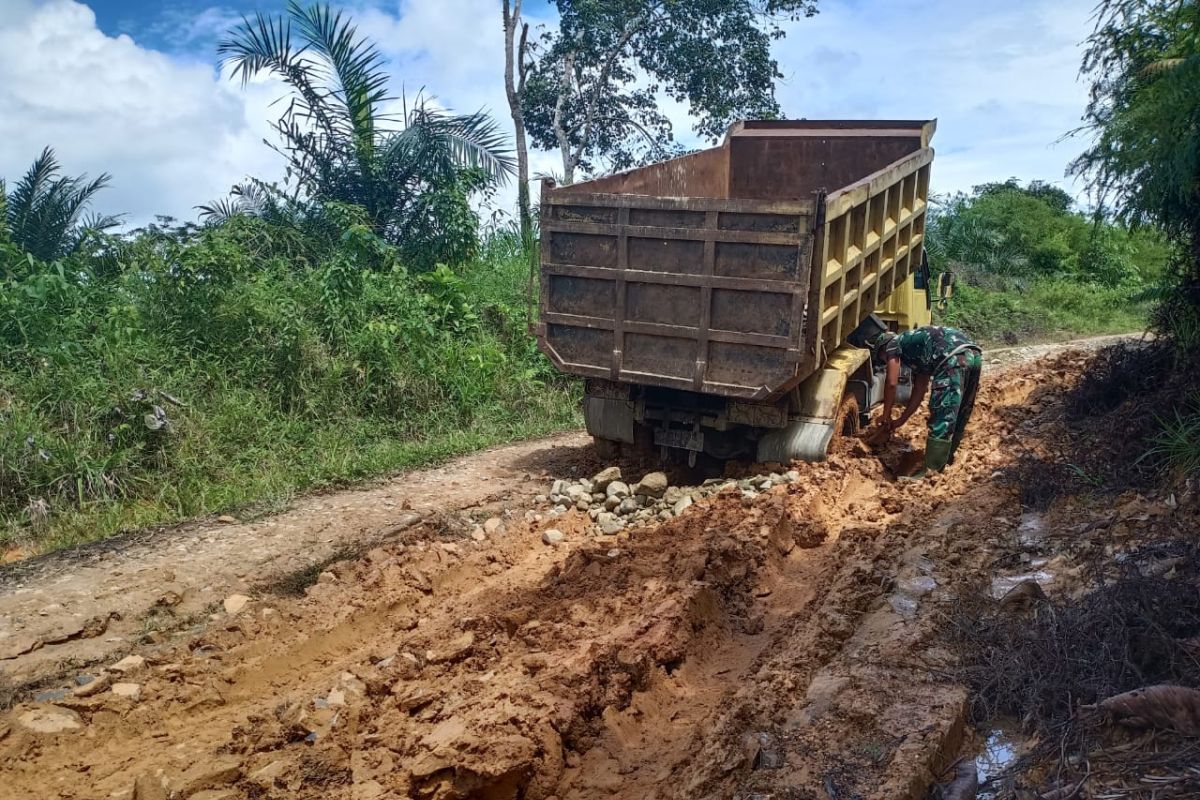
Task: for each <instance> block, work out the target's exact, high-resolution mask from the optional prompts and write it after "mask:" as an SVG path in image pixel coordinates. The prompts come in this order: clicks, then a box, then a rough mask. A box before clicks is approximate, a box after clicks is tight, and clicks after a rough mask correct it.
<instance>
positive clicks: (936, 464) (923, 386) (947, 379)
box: [868, 325, 983, 478]
mask: <svg viewBox="0 0 1200 800" xmlns="http://www.w3.org/2000/svg"><path fill="white" fill-rule="evenodd" d="M868 346H869V347H870V348H871V356H872V358H873V359H874V360H875V363H877V364H886V365H887V382H886V383H885V384H884V389H883V415H882V416H881V417H880V420H879V428H878V429H877V430H876V432H875V433H874V434H873V435H872V439H874V440H876V441H879V442H886V441H887V440H889V439H890V438H891V436H892V432H893V431H895V430H896V429H897V428H899V427H900V426H901V425H903V424H904V423H905V422H908V419H909V417H911V416H912V415H913V414H915V413H916V411H917V409H918V408H919V407H920V405H921V399H922V398H923V397H924V396H925V392H926V391H927V390H929V388H930V384H931V383H932V385H933V389H932V391H931V392H930V395H929V412H930V413H929V436H928V438H927V439H926V441H925V468H924V469H922V470H920V471H919V472H918V473H917V474H915V475H913V476H911V477H913V478H920V477H924V476H925V475H926V474H927V473H928V472H929V471H930V470H933V471H935V472H941V471H942V470H943V469H945V467H946V464H948V463H950V462H952V461H953V460H954V451H955V450H957V449H958V444H959V442H961V441H962V436H963V432H964V431H965V430H966V427H967V421H968V420H969V419H970V418H971V410H972V409H973V408H974V407H975V395H976V393H977V392H978V390H979V373H980V371H981V370H982V368H983V353H982V351H981V350H980V349H979V345H977V344H975V343H974V342H972V341H971V339H970V338H969V337H968V336H967V335H966V334H965V333H963V332H962V331H960V330H958V329H957V328H947V327H942V326H938V325H926V326H924V327H920V328H915V329H913V330H911V331H905V332H904V333H899V334H897V333H890V332H884V333H881V334H879V335H878V336H876V337H875V338H874V339H873V340H872V341H870V342H869V343H868ZM901 365H903V366H906V367H908V368H909V369H910V370H911V374H912V394H911V395H910V396H909V398H908V406H907V407H906V408H905V409H904V413H902V414H901V415H900V416H899V417H898V418H897V419H895V420H893V419H892V408H893V406H894V405H895V402H896V384H897V383H898V382H899V379H900V367H901Z"/></svg>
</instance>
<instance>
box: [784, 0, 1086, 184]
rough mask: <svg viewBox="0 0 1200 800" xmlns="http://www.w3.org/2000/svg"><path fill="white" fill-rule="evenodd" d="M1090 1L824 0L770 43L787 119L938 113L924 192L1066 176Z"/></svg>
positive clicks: (1076, 146) (1074, 147) (1081, 95)
mask: <svg viewBox="0 0 1200 800" xmlns="http://www.w3.org/2000/svg"><path fill="white" fill-rule="evenodd" d="M1093 5H1094V0H1015V1H1014V2H1010V3H983V2H979V0H971V1H969V2H964V1H963V0H892V2H888V3H886V4H885V3H879V2H864V1H863V0H825V2H822V4H821V13H820V14H819V15H818V16H816V17H814V18H813V19H808V20H802V21H800V22H797V23H795V24H792V25H790V26H789V31H788V33H789V35H788V37H787V38H786V39H784V40H783V41H782V42H780V43H779V44H778V45H777V48H776V55H777V57H778V59H779V61H780V65H781V67H782V71H783V72H784V74H785V76H786V78H785V81H784V82H783V83H782V84H781V85H780V87H779V90H778V96H779V99H780V102H781V104H782V105H783V108H784V111H785V112H786V113H788V114H792V115H795V116H805V117H810V118H818V119H819V118H821V117H851V118H853V117H864V118H870V117H876V118H881V119H886V118H901V119H903V118H908V119H922V118H933V117H936V118H937V119H938V132H937V134H936V136H935V137H934V148H935V149H936V150H937V151H938V156H937V160H936V162H935V163H934V169H933V186H932V188H933V190H934V191H937V192H948V191H957V190H967V189H969V188H970V187H971V186H973V185H976V184H979V183H983V182H985V181H990V180H1004V179H1006V178H1008V177H1011V176H1017V177H1019V178H1022V179H1024V180H1029V179H1034V178H1037V179H1041V180H1048V181H1061V182H1063V185H1064V186H1066V187H1067V188H1068V189H1070V188H1072V187H1071V185H1070V183H1069V182H1067V181H1065V180H1064V177H1063V173H1064V170H1065V169H1066V165H1067V163H1068V162H1069V161H1070V160H1071V158H1072V157H1073V156H1074V155H1075V154H1076V153H1078V152H1079V151H1080V150H1081V149H1082V144H1081V143H1080V142H1079V141H1077V140H1068V141H1064V142H1060V141H1059V140H1060V139H1061V137H1062V136H1063V135H1064V134H1065V133H1067V132H1068V131H1070V130H1071V129H1073V128H1075V127H1076V126H1077V125H1078V123H1079V118H1080V115H1081V113H1082V111H1083V108H1084V104H1085V103H1086V102H1087V90H1086V87H1085V86H1084V85H1083V84H1082V83H1080V82H1079V81H1078V80H1077V74H1078V71H1079V64H1080V60H1081V58H1082V50H1081V47H1080V44H1079V43H1080V42H1081V41H1082V40H1083V39H1084V38H1085V37H1086V35H1087V33H1088V32H1089V31H1090V22H1089V20H1090V15H1091V10H1092V7H1093Z"/></svg>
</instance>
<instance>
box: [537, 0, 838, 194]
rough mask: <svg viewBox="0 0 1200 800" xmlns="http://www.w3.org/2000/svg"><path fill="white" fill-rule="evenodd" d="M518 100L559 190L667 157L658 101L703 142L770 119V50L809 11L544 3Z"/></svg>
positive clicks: (674, 1)
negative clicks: (555, 158) (603, 171)
mask: <svg viewBox="0 0 1200 800" xmlns="http://www.w3.org/2000/svg"><path fill="white" fill-rule="evenodd" d="M555 6H556V7H557V10H558V13H559V23H558V28H557V30H556V31H555V32H554V33H551V34H547V35H546V37H545V39H544V40H543V41H542V42H541V46H540V49H539V51H538V53H537V55H536V58H535V60H534V62H533V64H532V65H531V68H530V69H529V70H528V81H527V83H526V86H525V90H524V93H523V97H522V108H523V111H524V122H525V125H526V126H527V127H528V131H529V135H530V136H531V137H532V138H533V141H534V143H535V144H536V145H538V146H539V147H542V148H544V149H558V150H559V151H560V152H561V153H562V156H563V178H564V180H565V181H566V182H567V183H571V182H573V181H574V175H575V171H576V169H582V170H585V171H589V172H590V171H594V170H597V169H599V168H600V167H601V160H604V162H605V164H606V166H607V167H609V168H611V169H623V168H625V167H628V166H631V165H634V164H637V163H643V162H644V161H647V160H657V159H660V158H663V157H666V156H668V155H670V154H672V153H673V152H674V151H676V150H677V147H676V146H675V145H673V143H672V135H673V133H672V129H671V123H670V120H669V119H668V118H667V116H666V115H665V114H664V113H663V112H662V111H661V110H660V109H661V102H660V98H661V96H662V95H664V94H665V95H666V96H667V97H669V98H671V99H672V100H675V101H676V102H679V103H686V104H687V106H688V109H689V111H690V113H691V116H692V117H693V118H694V119H695V130H696V132H697V133H699V134H700V135H701V136H702V137H704V138H707V139H715V138H717V137H719V136H720V135H721V134H722V133H723V132H724V131H725V129H726V128H727V127H728V126H729V124H730V123H731V122H732V121H733V120H736V119H739V118H745V117H759V118H764V117H765V118H773V117H776V116H778V115H779V105H778V103H777V102H776V100H775V96H774V86H775V80H776V79H777V78H779V77H781V76H780V73H779V68H778V65H777V64H776V62H775V59H774V58H772V57H771V42H772V41H773V40H776V39H779V38H781V37H782V36H783V35H784V31H783V28H782V27H781V24H780V23H781V22H783V21H785V20H794V19H798V18H800V17H803V16H811V15H813V14H815V13H816V2H815V0H555Z"/></svg>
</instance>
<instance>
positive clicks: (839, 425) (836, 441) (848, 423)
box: [829, 394, 861, 453]
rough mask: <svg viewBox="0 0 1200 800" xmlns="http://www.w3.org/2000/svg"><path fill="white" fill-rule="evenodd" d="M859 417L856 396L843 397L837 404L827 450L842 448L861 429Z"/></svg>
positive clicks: (834, 450)
mask: <svg viewBox="0 0 1200 800" xmlns="http://www.w3.org/2000/svg"><path fill="white" fill-rule="evenodd" d="M860 419H861V418H860V416H859V411H858V398H857V397H855V396H854V395H852V394H848V395H846V396H845V397H843V398H842V404H841V405H840V406H838V413H837V419H836V420H835V421H834V426H833V437H832V438H831V439H830V440H829V452H831V453H833V452H838V451H840V450H842V449H844V448H845V447H846V446H848V444H849V442H850V441H851V440H853V439H854V438H855V437H857V436H858V434H859V431H860V430H861V425H860V422H859V420H860Z"/></svg>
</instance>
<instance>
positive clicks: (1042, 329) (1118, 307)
mask: <svg viewBox="0 0 1200 800" xmlns="http://www.w3.org/2000/svg"><path fill="white" fill-rule="evenodd" d="M1146 308H1147V306H1146V304H1145V303H1139V302H1136V301H1135V296H1134V293H1133V292H1132V291H1131V290H1130V289H1125V288H1120V287H1116V288H1105V287H1099V286H1094V285H1090V284H1080V283H1078V282H1076V281H1072V280H1067V279H1032V280H1023V281H1001V282H996V283H993V284H992V285H991V287H990V288H982V287H978V286H972V285H971V284H969V283H960V284H959V286H958V289H957V290H956V293H955V297H954V299H953V300H951V301H950V303H949V304H948V305H947V307H946V310H945V311H944V312H942V313H941V315H940V321H941V322H944V323H945V324H947V325H954V326H955V327H959V328H962V329H963V330H966V331H968V332H969V333H970V334H971V335H973V336H974V337H976V338H977V339H979V340H980V341H984V342H1003V343H1006V344H1015V343H1017V342H1019V341H1031V340H1032V341H1037V340H1043V341H1044V340H1049V339H1054V338H1061V337H1063V336H1081V335H1082V336H1088V335H1100V334H1105V333H1124V332H1128V331H1136V330H1139V329H1143V328H1145V326H1146V321H1147V319H1146V314H1147V310H1146Z"/></svg>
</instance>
